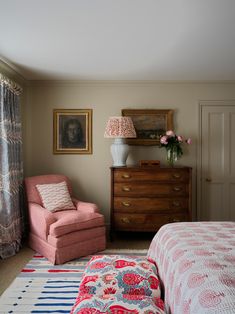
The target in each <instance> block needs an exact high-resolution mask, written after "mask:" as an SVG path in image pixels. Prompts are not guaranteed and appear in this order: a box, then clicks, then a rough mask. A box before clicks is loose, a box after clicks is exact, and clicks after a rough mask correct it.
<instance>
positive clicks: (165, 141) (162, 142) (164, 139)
mask: <svg viewBox="0 0 235 314" xmlns="http://www.w3.org/2000/svg"><path fill="white" fill-rule="evenodd" d="M167 140H168V137H167V136H166V135H164V136H162V137H161V138H160V143H161V144H165V145H166V144H168V141H167Z"/></svg>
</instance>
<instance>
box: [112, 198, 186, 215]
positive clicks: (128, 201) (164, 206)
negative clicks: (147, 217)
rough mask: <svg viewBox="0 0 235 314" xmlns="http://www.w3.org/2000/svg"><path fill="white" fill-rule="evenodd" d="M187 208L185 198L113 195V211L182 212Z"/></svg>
mask: <svg viewBox="0 0 235 314" xmlns="http://www.w3.org/2000/svg"><path fill="white" fill-rule="evenodd" d="M187 209H188V201H187V199H186V198H135V197H133V198H130V197H114V212H125V213H128V212H129V213H156V212H157V213H158V212H161V211H163V212H164V211H167V210H168V211H169V210H171V211H174V212H182V211H184V210H187Z"/></svg>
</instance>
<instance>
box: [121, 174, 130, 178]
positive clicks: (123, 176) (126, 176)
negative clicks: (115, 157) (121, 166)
mask: <svg viewBox="0 0 235 314" xmlns="http://www.w3.org/2000/svg"><path fill="white" fill-rule="evenodd" d="M130 177H131V176H130V175H129V174H128V173H124V174H123V175H122V178H124V179H129V178H130Z"/></svg>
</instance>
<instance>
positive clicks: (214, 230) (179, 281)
mask: <svg viewBox="0 0 235 314" xmlns="http://www.w3.org/2000/svg"><path fill="white" fill-rule="evenodd" d="M148 258H150V259H152V260H154V261H155V263H156V264H157V267H158V270H159V277H160V279H161V281H162V283H163V286H164V289H165V306H166V311H167V313H172V314H205V313H207V314H209V313H210V314H212V313H213V314H221V313H226V314H230V313H235V222H180V223H172V224H167V225H164V226H163V227H161V229H160V230H159V231H158V232H157V234H156V235H155V237H154V238H153V240H152V242H151V245H150V248H149V251H148Z"/></svg>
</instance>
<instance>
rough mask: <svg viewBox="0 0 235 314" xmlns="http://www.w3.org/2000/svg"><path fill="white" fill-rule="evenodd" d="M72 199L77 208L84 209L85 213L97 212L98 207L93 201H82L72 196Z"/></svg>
mask: <svg viewBox="0 0 235 314" xmlns="http://www.w3.org/2000/svg"><path fill="white" fill-rule="evenodd" d="M72 201H73V203H74V205H75V206H76V208H77V210H80V211H84V212H87V213H99V208H98V206H97V205H96V204H94V203H88V202H82V201H79V200H78V199H76V198H74V197H72Z"/></svg>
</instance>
